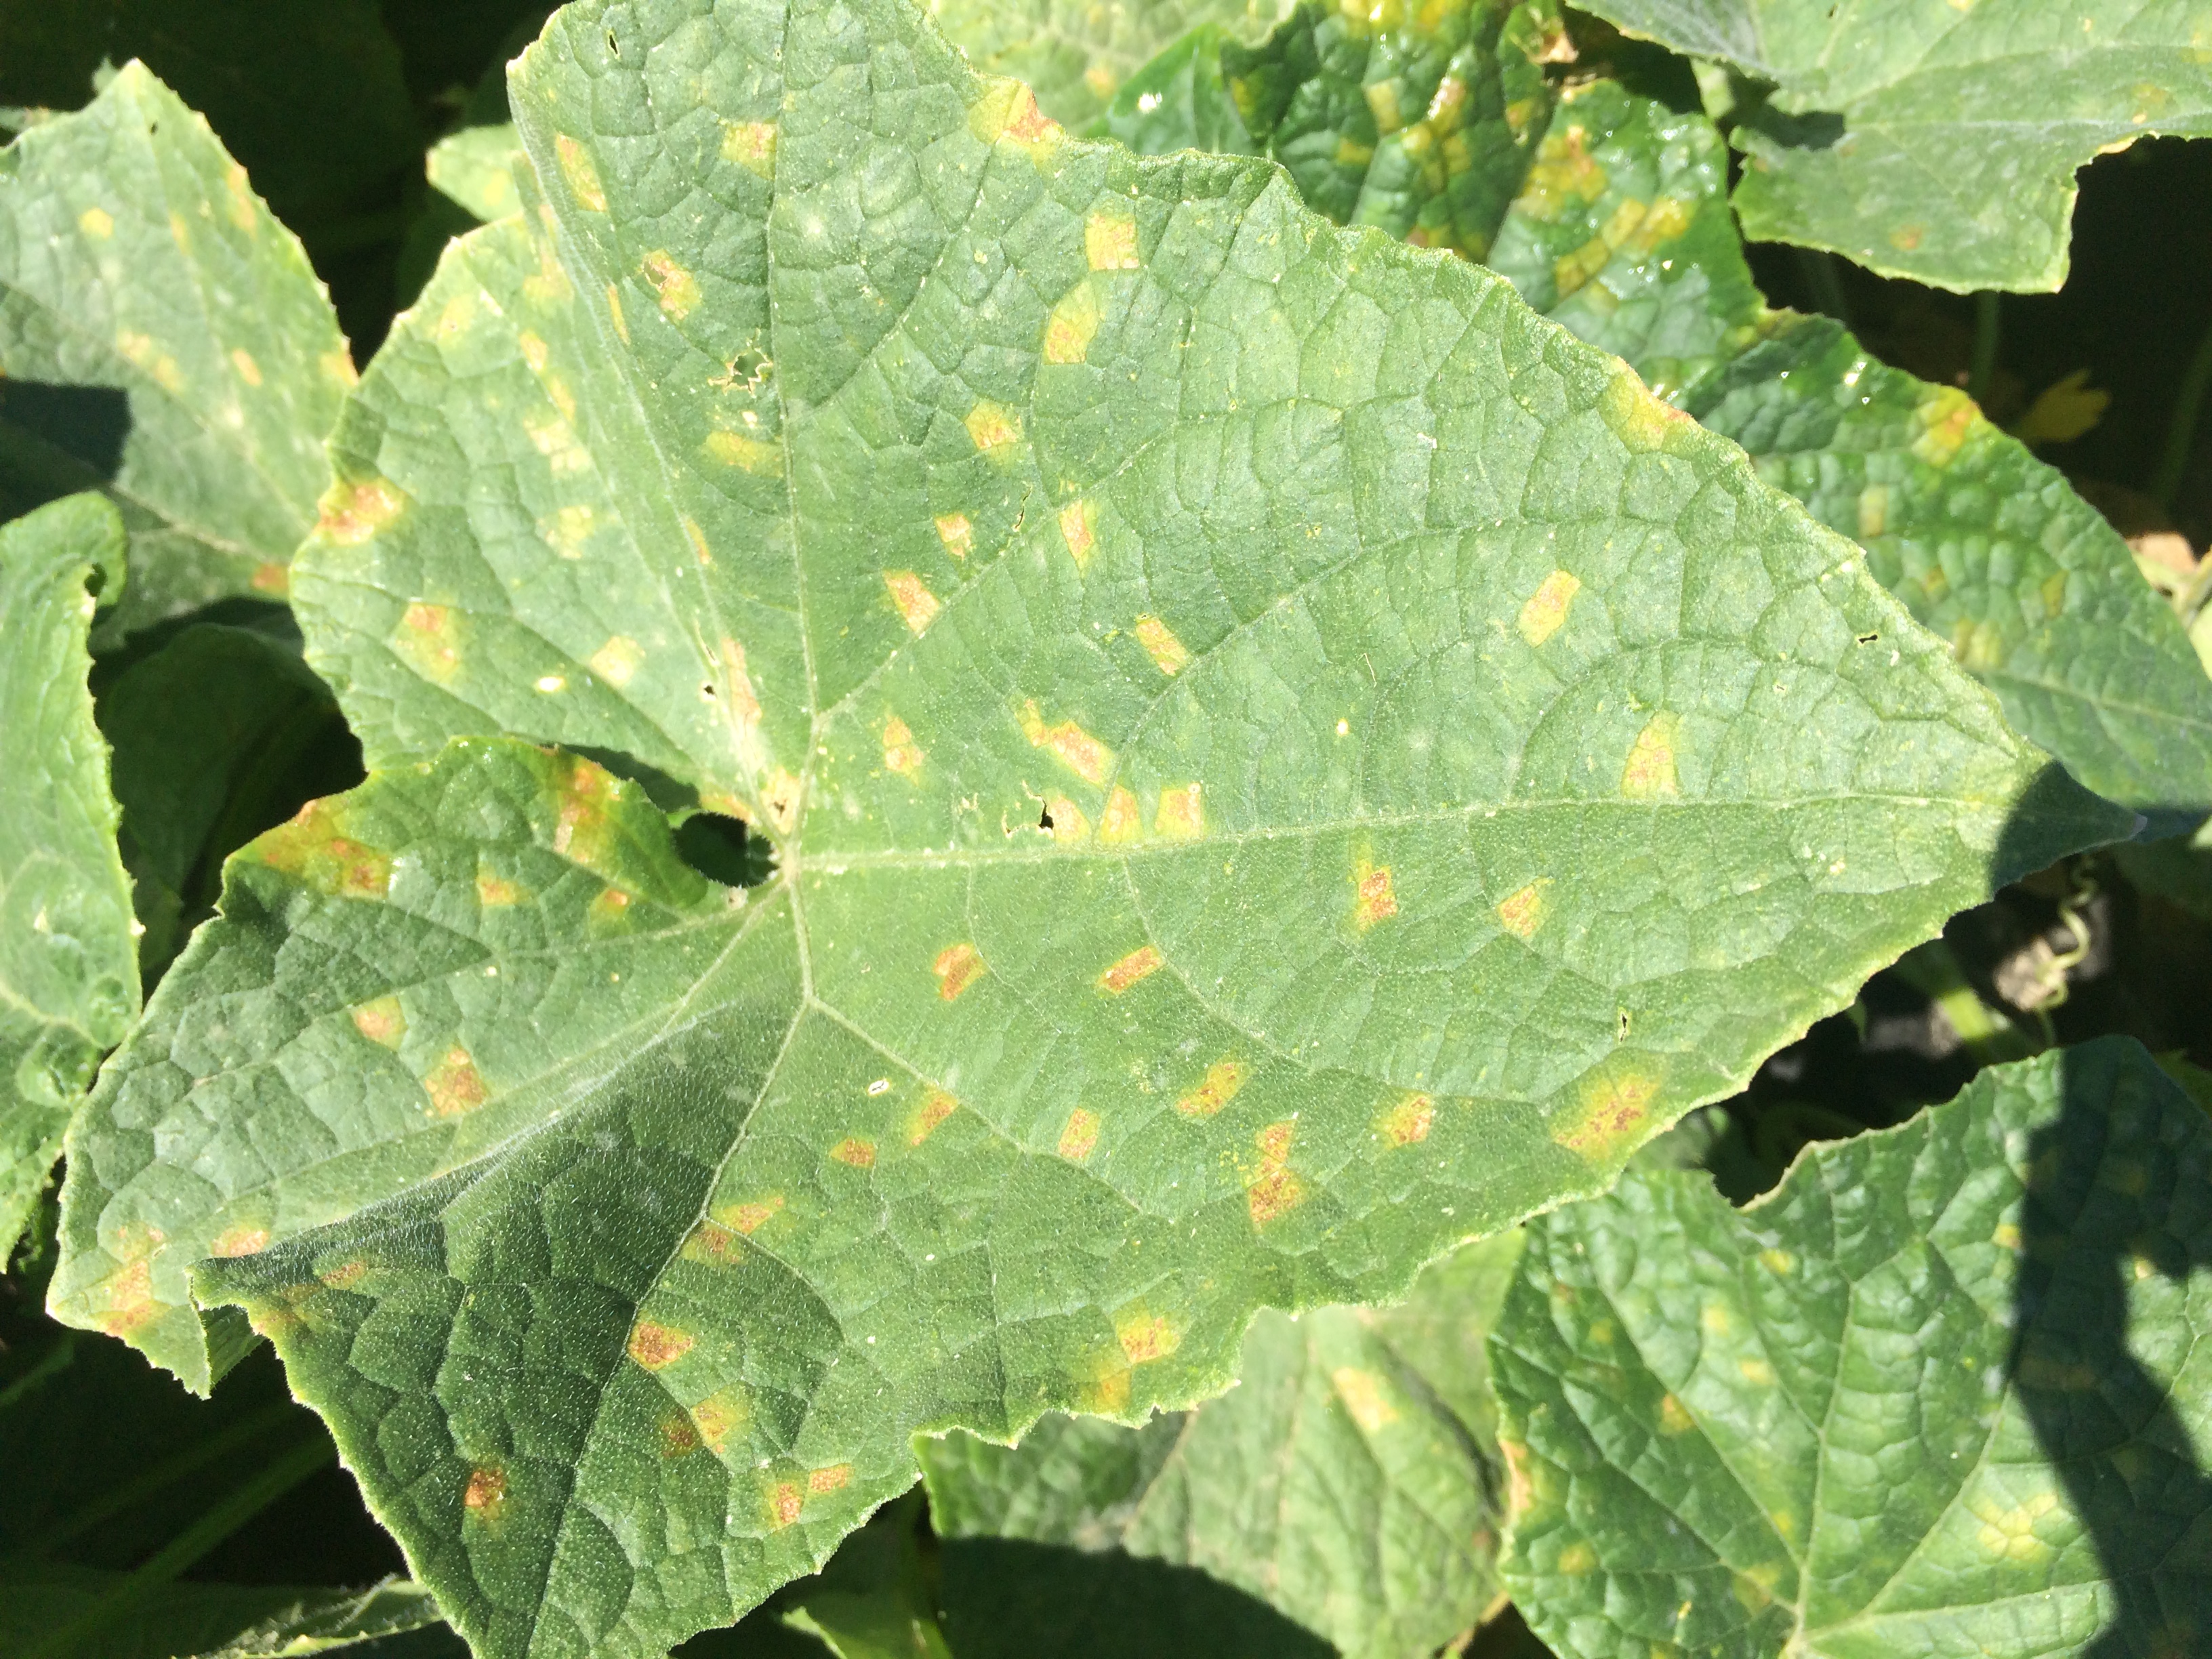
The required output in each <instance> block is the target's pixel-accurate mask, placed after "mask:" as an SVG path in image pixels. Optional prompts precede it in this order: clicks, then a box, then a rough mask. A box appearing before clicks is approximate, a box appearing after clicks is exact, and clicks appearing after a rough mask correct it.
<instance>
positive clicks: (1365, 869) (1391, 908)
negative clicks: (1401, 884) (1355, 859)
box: [1352, 859, 1398, 933]
mask: <svg viewBox="0 0 2212 1659" xmlns="http://www.w3.org/2000/svg"><path fill="white" fill-rule="evenodd" d="M1397 914H1398V895H1397V893H1396V891H1395V890H1394V889H1393V888H1392V886H1391V884H1390V866H1389V865H1387V864H1384V865H1375V864H1370V863H1369V862H1368V861H1367V860H1365V859H1362V860H1359V863H1358V866H1356V867H1355V868H1354V869H1353V871H1352V926H1353V927H1357V928H1358V929H1359V931H1360V932H1361V933H1365V932H1366V931H1367V930H1368V929H1369V928H1370V927H1373V926H1374V925H1375V924H1376V922H1378V921H1389V919H1390V918H1391V917H1392V916H1395V915H1397Z"/></svg>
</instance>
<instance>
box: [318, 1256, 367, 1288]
mask: <svg viewBox="0 0 2212 1659" xmlns="http://www.w3.org/2000/svg"><path fill="white" fill-rule="evenodd" d="M316 1277H317V1278H319V1279H321V1280H322V1281H323V1283H324V1284H325V1285H327V1286H329V1287H330V1288H331V1290H334V1291H349V1290H351V1289H353V1287H354V1286H355V1285H358V1284H360V1283H361V1281H362V1279H366V1278H368V1263H367V1262H366V1261H362V1259H361V1258H360V1257H359V1256H353V1257H350V1258H349V1259H348V1260H346V1261H341V1262H339V1263H338V1265H337V1267H326V1268H325V1269H324V1270H323V1271H322V1272H321V1273H319V1274H317V1275H316Z"/></svg>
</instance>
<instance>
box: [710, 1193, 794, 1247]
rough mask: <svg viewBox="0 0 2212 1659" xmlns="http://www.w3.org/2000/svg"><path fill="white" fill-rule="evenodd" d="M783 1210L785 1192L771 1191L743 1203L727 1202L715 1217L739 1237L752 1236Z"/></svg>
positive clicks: (715, 1213) (717, 1211)
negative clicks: (761, 1196)
mask: <svg viewBox="0 0 2212 1659" xmlns="http://www.w3.org/2000/svg"><path fill="white" fill-rule="evenodd" d="M782 1212H783V1194H781V1193H770V1194H768V1195H767V1196H765V1197H763V1198H752V1199H747V1200H745V1201H744V1203H742V1204H726V1205H724V1206H722V1207H721V1208H720V1209H719V1210H716V1211H715V1212H714V1219H715V1220H717V1221H719V1222H720V1223H721V1224H722V1225H724V1226H725V1227H727V1228H728V1229H729V1230H730V1231H732V1232H733V1233H735V1234H737V1235H738V1237H741V1238H750V1237H752V1236H753V1235H754V1234H755V1233H757V1232H758V1231H760V1230H761V1229H762V1228H763V1227H765V1226H766V1225H768V1224H769V1222H771V1221H773V1220H775V1218H776V1217H777V1216H779V1215H781V1213H782Z"/></svg>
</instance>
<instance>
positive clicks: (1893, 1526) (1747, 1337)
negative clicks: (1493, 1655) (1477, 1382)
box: [1491, 1038, 2212, 1659]
mask: <svg viewBox="0 0 2212 1659" xmlns="http://www.w3.org/2000/svg"><path fill="white" fill-rule="evenodd" d="M2207 1194H2212V1123H2208V1122H2207V1121H2206V1120H2205V1117H2204V1115H2203V1112H2201V1111H2200V1110H2198V1109H2197V1107H2196V1106H2195V1105H2193V1104H2192V1103H2191V1102H2190V1101H2189V1099H2188V1098H2187V1097H2185V1096H2184V1095H2183V1094H2182V1093H2181V1091H2179V1089H2178V1088H2176V1087H2175V1086H2174V1085H2173V1084H2172V1083H2171V1082H2170V1081H2169V1080H2168V1079H2166V1077H2165V1075H2164V1074H2163V1073H2160V1070H2159V1069H2158V1066H2157V1065H2156V1064H2155V1063H2154V1061H2153V1060H2151V1058H2150V1056H2149V1055H2148V1054H2146V1053H2144V1052H2143V1050H2142V1048H2141V1047H2140V1046H2139V1045H2137V1044H2136V1042H2133V1041H2132V1040H2131V1039H2125V1038H2106V1039H2102V1040H2100V1041H2099V1042H2093V1043H2088V1044H2085V1045H2084V1046H2082V1047H2081V1048H2074V1049H2070V1050H2067V1051H2065V1052H2063V1053H2057V1054H2046V1055H2044V1056H2043V1057H2041V1058H2039V1059H2037V1060H2025V1061H2021V1062H2020V1063H2019V1064H2017V1065H2013V1066H1999V1067H1996V1068H1995V1069H1993V1070H1990V1071H1988V1072H1984V1073H1983V1074H1982V1075H1981V1076H1980V1077H1979V1078H1978V1079H1976V1080H1975V1081H1974V1082H1973V1083H1972V1085H1969V1086H1968V1088H1967V1089H1966V1092H1965V1093H1964V1094H1962V1095H1961V1096H1960V1097H1959V1098H1958V1099H1957V1100H1955V1101H1954V1102H1953V1103H1950V1104H1948V1105H1945V1106H1939V1107H1936V1108H1934V1109H1930V1110H1929V1111H1928V1112H1925V1113H1923V1114H1922V1115H1920V1116H1919V1117H1917V1118H1916V1119H1914V1120H1912V1121H1911V1122H1909V1123H1906V1124H1905V1125H1904V1126H1902V1127H1899V1128H1896V1129H1893V1130H1888V1131H1886V1132H1884V1133H1880V1134H1875V1135H1868V1136H1864V1137H1862V1138H1861V1139H1857V1140H1852V1141H1848V1142H1845V1143H1843V1144H1841V1145H1838V1146H1821V1147H1818V1148H1816V1149H1814V1151H1812V1152H1809V1153H1808V1154H1807V1155H1806V1157H1805V1158H1802V1159H1801V1160H1800V1162H1799V1163H1798V1164H1797V1165H1796V1168H1794V1169H1793V1170H1791V1171H1790V1174H1789V1176H1787V1177H1786V1178H1785V1179H1784V1182H1783V1183H1782V1185H1781V1187H1780V1188H1778V1189H1777V1190H1776V1191H1775V1192H1774V1193H1773V1194H1771V1195H1769V1196H1767V1197H1765V1198H1761V1199H1759V1200H1756V1201H1755V1202H1754V1203H1753V1205H1752V1206H1750V1207H1749V1208H1747V1209H1745V1210H1742V1211H1736V1210H1732V1209H1731V1208H1730V1207H1729V1205H1728V1204H1727V1202H1726V1201H1725V1200H1723V1199H1722V1198H1721V1196H1720V1195H1719V1194H1717V1192H1715V1191H1714V1190H1713V1188H1712V1187H1711V1183H1710V1182H1707V1181H1706V1180H1705V1179H1704V1178H1703V1177H1701V1176H1692V1175H1650V1174H1641V1173H1638V1174H1632V1175H1631V1176H1628V1177H1627V1178H1626V1180H1624V1181H1623V1182H1622V1183H1621V1185H1620V1188H1619V1189H1618V1190H1617V1191H1616V1192H1615V1193H1614V1194H1613V1196H1612V1197H1610V1198H1607V1199H1603V1200H1598V1201H1596V1202H1595V1203H1590V1204H1583V1205H1577V1206H1572V1207H1571V1208H1569V1209H1565V1210H1562V1211H1560V1212H1558V1213H1556V1214H1554V1215H1553V1216H1551V1217H1548V1218H1546V1219H1545V1220H1543V1221H1541V1222H1539V1223H1537V1224H1535V1225H1533V1226H1532V1227H1531V1228H1530V1230H1529V1232H1530V1237H1529V1244H1528V1253H1527V1255H1526V1257H1525V1258H1524V1260H1523V1263H1522V1272H1521V1277H1520V1279H1519V1281H1518V1282H1517V1283H1516V1285H1514V1287H1513V1290H1512V1292H1511V1294H1510V1297H1508V1299H1507V1302H1506V1305H1505V1313H1504V1320H1503V1322H1501V1324H1500V1326H1499V1328H1498V1334H1497V1336H1496V1337H1495V1338H1494V1339H1493V1340H1492V1348H1491V1357H1492V1368H1493V1370H1492V1374H1493V1376H1494V1378H1495V1380H1496V1385H1497V1389H1498V1399H1499V1402H1500V1405H1501V1407H1502V1409H1503V1412H1504V1436H1505V1437H1506V1443H1507V1449H1508V1453H1509V1455H1510V1456H1511V1457H1512V1458H1513V1460H1514V1464H1515V1481H1514V1485H1515V1491H1516V1505H1515V1507H1516V1513H1515V1516H1514V1519H1513V1522H1512V1532H1511V1536H1510V1541H1509V1543H1508V1546H1507V1553H1506V1559H1505V1575H1506V1580H1507V1583H1508V1584H1509V1585H1510V1588H1511V1589H1512V1591H1513V1595H1514V1600H1515V1601H1516V1604H1517V1605H1518V1606H1519V1607H1521V1609H1522V1612H1523V1613H1524V1614H1525V1615H1526V1616H1527V1617H1528V1620H1529V1622H1530V1623H1531V1624H1532V1625H1534V1626H1535V1628H1536V1630H1537V1632H1538V1633H1539V1634H1540V1635H1541V1636H1543V1637H1544V1638H1545V1639H1546V1640H1547V1641H1549V1642H1550V1643H1552V1644H1553V1646H1555V1647H1558V1648H1559V1650H1561V1651H1562V1652H1566V1653H1572V1654H1575V1655H1577V1656H1580V1659H1607V1656H1613V1655H1619V1656H1622V1659H1626V1656H1631V1655H1632V1656H1634V1659H1665V1656H1671V1655H1690V1654H1696V1655H1699V1656H1711V1659H1735V1656H1744V1659H1750V1656H1754V1655H1758V1656H1780V1655H1784V1654H1788V1655H1790V1656H1792V1659H1796V1656H1803V1659H1883V1656H1889V1655H1895V1654H1960V1655H1965V1654H1970V1653H1971V1654H1975V1655H1986V1656H1990V1659H2009V1656H2022V1659H2025V1656H2041V1655H2049V1654H2058V1653H2069V1654H2073V1653H2093V1654H2097V1655H2106V1654H2111V1655H2121V1654H2127V1655H2146V1656H2149V1655H2165V1654H2174V1655H2179V1654H2183V1653H2190V1652H2194V1651H2197V1649H2198V1648H2199V1646H2201V1644H2202V1641H2203V1632H2204V1631H2206V1630H2207V1629H2212V1572H2208V1571H2207V1567H2206V1561H2207V1556H2206V1540H2207V1538H2208V1537H2212V1480H2208V1479H2207V1477H2206V1474H2205V1473H2204V1471H2203V1468H2202V1467H2201V1466H2200V1465H2199V1464H2198V1462H2197V1453H2196V1451H2195V1450H2194V1449H2193V1448H2194V1447H2197V1446H2202V1445H2203V1444H2204V1443H2206V1435H2207V1432H2208V1431H2212V1389H2208V1387H2207V1380H2208V1379H2207V1354H2206V1351H2205V1348H2204V1345H2203V1342H2202V1340H2201V1339H2200V1334H2201V1333H2202V1331H2203V1329H2204V1328H2205V1325H2206V1323H2207V1322H2208V1320H2212V1278H2208V1276H2207V1273H2206V1271H2205V1270H2206V1268H2207V1267H2208V1266H2212V1203H2208V1200H2207ZM2100 1632H2102V1634H2101V1635H2100Z"/></svg>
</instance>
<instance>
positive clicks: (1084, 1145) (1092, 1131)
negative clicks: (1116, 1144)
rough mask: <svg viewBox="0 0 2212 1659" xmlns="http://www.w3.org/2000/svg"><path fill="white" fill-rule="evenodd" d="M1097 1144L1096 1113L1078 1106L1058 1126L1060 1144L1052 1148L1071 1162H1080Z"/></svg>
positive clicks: (1087, 1156) (1088, 1155) (1089, 1154)
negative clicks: (1063, 1123)
mask: <svg viewBox="0 0 2212 1659" xmlns="http://www.w3.org/2000/svg"><path fill="white" fill-rule="evenodd" d="M1097 1145H1098V1114H1097V1113H1096V1112H1092V1111H1086V1110H1085V1109H1084V1108H1082V1107H1080V1106H1079V1107H1077V1108H1076V1109H1074V1110H1073V1111H1072V1112H1070V1113H1069V1114H1068V1115H1067V1121H1066V1124H1065V1125H1063V1126H1062V1127H1061V1128H1060V1145H1059V1146H1057V1147H1055V1148H1054V1151H1056V1152H1058V1153H1059V1154H1060V1157H1062V1158H1066V1160H1067V1161H1068V1162H1069V1163H1071V1164H1080V1163H1082V1162H1083V1160H1084V1159H1085V1158H1089V1157H1090V1156H1091V1150H1092V1149H1093V1148H1094V1147H1096V1146H1097Z"/></svg>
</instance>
